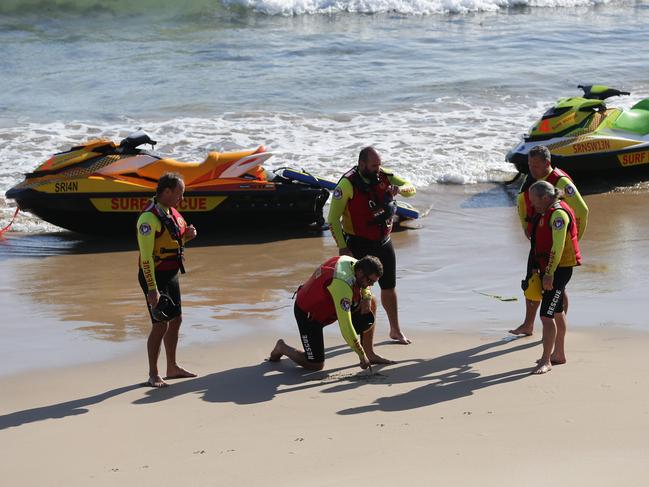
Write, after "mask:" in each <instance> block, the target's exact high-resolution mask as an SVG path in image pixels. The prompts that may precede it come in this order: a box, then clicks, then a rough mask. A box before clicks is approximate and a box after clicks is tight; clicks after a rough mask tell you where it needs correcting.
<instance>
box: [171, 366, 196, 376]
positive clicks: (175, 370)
mask: <svg viewBox="0 0 649 487" xmlns="http://www.w3.org/2000/svg"><path fill="white" fill-rule="evenodd" d="M190 377H197V376H196V374H194V373H193V372H189V371H188V370H185V369H183V368H182V367H180V366H178V365H176V366H175V367H168V368H167V377H165V379H189V378H190Z"/></svg>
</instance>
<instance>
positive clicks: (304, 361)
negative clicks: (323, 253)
mask: <svg viewBox="0 0 649 487" xmlns="http://www.w3.org/2000/svg"><path fill="white" fill-rule="evenodd" d="M382 274H383V266H382V265H381V262H380V261H379V259H377V258H376V257H374V256H372V255H368V256H366V257H363V258H362V259H360V260H356V259H354V258H353V257H349V256H339V257H332V258H331V259H329V260H327V261H326V262H325V263H323V264H322V265H320V266H319V267H318V268H317V269H316V270H315V272H314V273H313V275H312V276H311V277H310V278H309V280H307V281H306V282H305V283H304V284H303V285H301V286H300V287H299V288H298V290H297V297H296V299H295V306H294V313H295V319H296V321H297V326H298V329H299V330H300V337H301V338H302V345H303V347H304V350H298V349H295V348H293V347H291V346H290V345H287V344H286V343H285V342H284V340H282V339H280V340H278V341H277V343H276V344H275V348H273V350H272V351H271V352H270V357H269V358H268V360H269V361H271V362H277V361H279V360H280V359H281V358H282V356H284V355H286V356H287V357H288V358H290V359H291V360H293V362H295V363H296V364H298V365H301V366H302V367H304V368H306V369H309V370H322V369H323V367H324V362H325V348H324V336H323V328H324V327H325V326H327V325H330V324H331V323H333V322H334V321H336V320H338V325H339V326H340V331H341V333H342V335H343V338H344V339H345V341H346V342H347V344H348V345H349V346H350V347H351V348H352V350H354V352H356V353H357V354H358V357H359V359H360V363H359V365H360V367H361V369H367V368H368V367H370V364H389V363H393V362H392V361H390V360H387V359H384V358H383V357H380V356H379V355H377V354H375V353H374V350H373V345H372V340H373V338H374V315H373V311H374V310H375V309H376V304H375V303H374V300H373V298H372V293H371V291H370V288H371V287H372V285H373V284H374V283H375V282H376V281H378V280H379V278H380V277H381V275H382ZM357 333H358V334H359V335H361V339H360V341H359V339H358V336H357Z"/></svg>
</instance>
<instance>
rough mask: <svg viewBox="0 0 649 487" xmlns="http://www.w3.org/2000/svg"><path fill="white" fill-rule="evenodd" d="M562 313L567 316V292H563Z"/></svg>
mask: <svg viewBox="0 0 649 487" xmlns="http://www.w3.org/2000/svg"><path fill="white" fill-rule="evenodd" d="M563 313H564V314H565V315H566V316H568V292H567V291H566V290H565V289H564V290H563Z"/></svg>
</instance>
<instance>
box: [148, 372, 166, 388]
mask: <svg viewBox="0 0 649 487" xmlns="http://www.w3.org/2000/svg"><path fill="white" fill-rule="evenodd" d="M146 385H148V386H149V387H155V388H156V389H160V388H162V387H167V386H168V385H169V384H167V383H166V382H165V381H163V380H162V377H160V376H159V375H150V376H149V380H147V381H146Z"/></svg>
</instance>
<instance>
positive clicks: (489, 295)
mask: <svg viewBox="0 0 649 487" xmlns="http://www.w3.org/2000/svg"><path fill="white" fill-rule="evenodd" d="M473 292H474V293H477V294H482V295H483V296H487V297H489V298H494V299H498V300H499V301H518V298H516V297H513V296H512V297H506V296H499V295H498V294H489V293H483V292H481V291H475V290H474V291H473Z"/></svg>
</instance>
